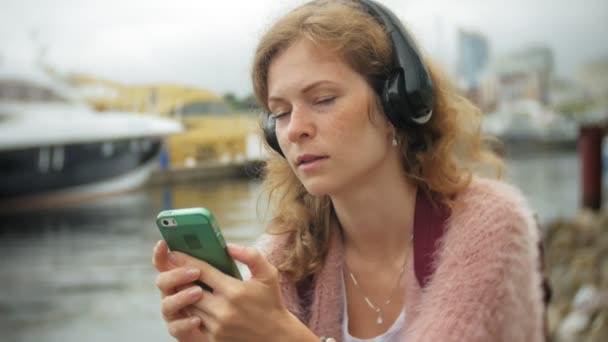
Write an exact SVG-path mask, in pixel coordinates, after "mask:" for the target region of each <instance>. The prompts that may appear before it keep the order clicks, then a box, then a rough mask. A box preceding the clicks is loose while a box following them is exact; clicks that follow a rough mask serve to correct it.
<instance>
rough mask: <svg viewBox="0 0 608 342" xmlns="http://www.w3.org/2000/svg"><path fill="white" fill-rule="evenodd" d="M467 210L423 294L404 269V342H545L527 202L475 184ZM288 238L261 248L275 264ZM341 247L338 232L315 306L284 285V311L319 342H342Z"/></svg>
mask: <svg viewBox="0 0 608 342" xmlns="http://www.w3.org/2000/svg"><path fill="white" fill-rule="evenodd" d="M459 196H460V198H461V199H462V200H463V201H464V203H465V205H464V206H462V207H460V208H455V209H454V210H453V211H452V215H451V216H450V218H449V219H448V221H447V223H446V227H447V232H446V233H445V234H444V236H443V238H442V240H441V241H440V247H439V248H438V250H437V255H436V258H435V262H436V270H435V273H434V274H433V277H432V278H431V279H430V281H429V282H428V284H427V285H426V286H425V288H424V289H421V288H420V286H419V284H418V282H417V280H416V277H415V275H414V269H413V265H412V262H411V261H412V260H413V255H411V256H410V258H409V260H410V262H409V264H408V266H407V268H406V277H405V279H406V280H405V281H406V296H407V299H408V301H407V308H406V311H407V317H406V320H405V336H404V337H403V341H408V342H409V341H412V342H427V341H428V342H436V341H458V342H462V341H466V342H476V341H484V342H485V341H505V342H506V341H509V342H528V341H542V340H543V319H542V308H543V307H542V305H543V304H542V291H541V275H540V273H539V259H538V258H539V256H538V250H537V242H538V239H539V232H538V231H537V229H536V226H535V224H534V218H533V215H532V213H531V211H530V209H529V208H528V206H527V204H526V201H525V199H524V197H523V196H522V195H521V193H520V192H519V191H518V190H517V189H515V188H514V187H512V186H510V185H508V184H506V183H503V182H499V181H495V180H489V179H482V178H474V180H473V182H472V183H471V185H470V187H469V188H468V189H467V190H466V191H464V192H463V193H461V194H460V195H459ZM286 241H287V239H286V237H285V236H270V237H269V238H267V240H266V242H265V243H263V245H262V250H263V251H265V253H266V255H267V256H268V258H269V260H270V261H271V262H272V263H275V264H276V263H277V262H278V261H279V260H280V259H279V258H280V257H281V255H282V251H283V249H284V248H285V243H286ZM342 260H343V246H342V240H341V238H340V234H339V232H338V230H337V229H335V230H334V231H333V232H332V238H331V243H330V250H329V253H328V255H327V257H326V260H325V263H324V265H323V267H322V269H321V270H320V271H319V272H318V274H316V275H315V277H314V279H313V284H312V285H311V287H312V289H314V291H313V293H312V298H310V299H308V300H303V299H302V298H299V296H298V293H299V292H298V291H297V289H296V287H295V286H294V284H290V283H286V282H283V287H282V290H283V297H284V301H285V304H286V306H287V308H288V309H289V310H290V311H291V312H292V313H293V314H294V315H296V316H297V317H298V318H299V319H300V320H301V321H302V322H304V323H305V324H306V325H307V326H308V327H309V328H310V329H311V330H312V331H313V332H314V333H315V334H317V335H318V336H331V337H334V338H335V339H336V340H337V341H342V338H343V337H342V331H341V324H342V319H343V308H344V306H343V300H344V298H343V295H342V293H343V292H342V289H341V286H342V283H341V272H342Z"/></svg>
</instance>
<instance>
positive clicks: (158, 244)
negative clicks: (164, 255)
mask: <svg viewBox="0 0 608 342" xmlns="http://www.w3.org/2000/svg"><path fill="white" fill-rule="evenodd" d="M158 247H160V240H158V242H157V243H156V246H154V250H155V251H157V250H158Z"/></svg>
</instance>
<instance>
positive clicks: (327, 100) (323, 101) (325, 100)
mask: <svg viewBox="0 0 608 342" xmlns="http://www.w3.org/2000/svg"><path fill="white" fill-rule="evenodd" d="M335 99H336V97H335V96H330V97H325V98H322V99H320V100H319V101H317V102H316V104H321V105H325V104H331V103H332V102H334V100H335Z"/></svg>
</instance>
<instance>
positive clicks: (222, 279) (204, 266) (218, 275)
mask: <svg viewBox="0 0 608 342" xmlns="http://www.w3.org/2000/svg"><path fill="white" fill-rule="evenodd" d="M167 259H168V261H169V263H170V264H171V265H175V266H180V267H189V268H196V269H199V270H200V276H199V278H198V280H200V281H202V282H203V283H205V284H207V285H209V286H210V287H211V288H213V289H214V291H221V292H222V291H225V290H228V289H230V288H233V287H235V286H238V284H240V283H241V281H240V280H237V279H235V278H232V277H230V276H228V275H226V274H224V273H223V272H221V271H220V270H218V269H216V268H215V267H213V266H211V265H209V264H208V263H206V262H204V261H201V260H199V259H196V258H194V257H191V256H189V255H187V254H184V253H180V252H171V253H169V254H168V257H167Z"/></svg>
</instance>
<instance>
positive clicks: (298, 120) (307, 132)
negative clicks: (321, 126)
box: [286, 106, 316, 143]
mask: <svg viewBox="0 0 608 342" xmlns="http://www.w3.org/2000/svg"><path fill="white" fill-rule="evenodd" d="M312 115H313V113H312V112H311V111H310V110H308V109H307V108H306V107H305V106H300V107H295V106H294V107H293V108H292V110H291V115H290V116H289V122H288V124H287V127H286V133H287V138H288V139H289V141H291V142H292V143H298V142H301V141H302V140H306V139H310V138H312V137H314V136H315V134H316V126H315V124H314V120H313V119H314V118H313V117H312Z"/></svg>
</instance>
